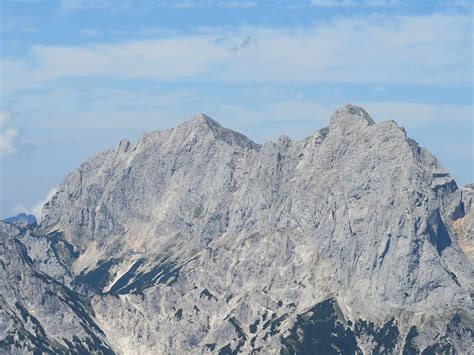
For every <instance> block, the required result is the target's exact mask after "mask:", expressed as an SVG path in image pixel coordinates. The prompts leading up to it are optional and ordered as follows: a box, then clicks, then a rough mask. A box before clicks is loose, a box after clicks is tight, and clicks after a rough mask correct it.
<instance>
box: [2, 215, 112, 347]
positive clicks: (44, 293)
mask: <svg viewBox="0 0 474 355" xmlns="http://www.w3.org/2000/svg"><path fill="white" fill-rule="evenodd" d="M19 234H20V230H18V229H16V227H14V226H13V225H11V224H7V223H5V222H0V290H1V291H0V349H1V350H2V353H8V354H25V353H33V352H35V353H55V354H61V353H78V352H79V353H81V352H82V353H93V352H94V353H95V352H100V353H103V354H108V353H109V354H110V353H113V351H112V350H111V348H110V346H109V345H108V344H107V342H106V340H105V334H104V333H103V332H102V330H101V329H100V328H99V326H98V325H97V324H96V322H95V320H94V319H93V317H92V315H91V313H90V305H89V304H88V302H85V300H84V299H83V298H82V297H81V296H80V295H78V294H76V293H74V292H72V291H71V290H69V289H68V288H67V287H65V286H63V285H62V284H60V283H58V282H57V281H55V280H53V279H52V278H51V277H49V276H47V275H46V274H44V273H42V272H40V271H38V270H37V269H36V267H35V266H34V264H33V261H32V260H31V259H30V257H29V256H28V254H27V251H26V248H25V246H24V245H23V244H22V243H21V242H20V240H19V239H18V238H17V237H19Z"/></svg>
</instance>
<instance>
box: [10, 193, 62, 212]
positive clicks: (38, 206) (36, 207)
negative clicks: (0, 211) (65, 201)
mask: <svg viewBox="0 0 474 355" xmlns="http://www.w3.org/2000/svg"><path fill="white" fill-rule="evenodd" d="M57 191H58V189H57V187H53V188H52V189H50V190H49V191H48V193H47V194H46V196H45V197H44V198H42V199H41V200H39V201H37V202H36V203H34V204H33V205H32V206H28V205H27V204H25V203H16V204H15V205H14V206H13V208H12V209H11V210H10V213H11V214H12V215H16V214H19V213H26V214H32V215H34V216H35V217H36V218H37V219H38V220H39V219H40V218H41V215H42V213H41V212H42V209H43V206H44V205H45V204H46V202H48V201H49V200H51V198H52V197H53V196H54V195H55V194H56V192H57Z"/></svg>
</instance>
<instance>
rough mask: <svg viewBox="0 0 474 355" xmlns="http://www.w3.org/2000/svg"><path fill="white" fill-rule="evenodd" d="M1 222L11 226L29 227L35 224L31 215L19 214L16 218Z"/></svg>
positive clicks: (34, 219)
mask: <svg viewBox="0 0 474 355" xmlns="http://www.w3.org/2000/svg"><path fill="white" fill-rule="evenodd" d="M3 221H4V222H8V223H12V224H21V225H26V226H31V225H33V224H36V217H35V216H33V215H32V214H26V213H20V214H17V215H16V216H13V217H8V218H5V219H4V220H3Z"/></svg>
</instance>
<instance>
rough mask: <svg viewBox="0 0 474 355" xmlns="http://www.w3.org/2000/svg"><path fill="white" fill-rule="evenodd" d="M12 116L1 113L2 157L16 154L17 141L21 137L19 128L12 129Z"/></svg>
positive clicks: (0, 142) (7, 113) (0, 144)
mask: <svg viewBox="0 0 474 355" xmlns="http://www.w3.org/2000/svg"><path fill="white" fill-rule="evenodd" d="M11 121H12V114H11V113H10V112H8V111H0V156H2V155H9V154H16V153H17V152H18V150H17V148H16V139H17V137H18V135H19V133H20V132H19V130H18V129H17V128H14V127H11Z"/></svg>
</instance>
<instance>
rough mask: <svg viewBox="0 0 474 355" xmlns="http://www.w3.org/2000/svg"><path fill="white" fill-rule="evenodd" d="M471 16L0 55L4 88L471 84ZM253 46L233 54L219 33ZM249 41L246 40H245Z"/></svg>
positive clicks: (344, 22)
mask: <svg viewBox="0 0 474 355" xmlns="http://www.w3.org/2000/svg"><path fill="white" fill-rule="evenodd" d="M470 30H471V18H470V16H468V15H461V14H458V15H430V16H400V17H392V18H387V17H384V16H374V17H372V18H371V19H370V21H367V19H361V18H352V19H347V18H346V19H339V20H334V21H332V22H327V23H322V24H317V25H314V26H310V27H307V28H301V29H292V28H261V27H243V28H238V29H221V28H214V29H206V30H205V31H203V32H201V33H193V34H190V35H184V34H178V35H174V36H173V35H171V36H169V37H165V38H153V39H140V40H129V41H124V42H112V43H99V44H89V45H83V46H52V45H35V46H32V47H31V48H30V55H29V57H28V59H27V60H15V59H4V60H3V61H2V66H3V72H4V73H5V74H4V82H5V88H4V90H6V91H7V92H8V91H9V90H17V89H24V88H28V87H32V86H38V85H43V83H44V82H46V81H51V80H56V79H68V78H91V77H97V78H104V77H110V78H122V79H146V80H160V81H176V80H182V79H186V80H190V79H192V80H205V81H206V82H209V81H211V82H326V81H332V82H357V83H374V84H379V83H418V84H420V83H423V84H435V85H441V84H449V85H460V84H464V85H468V84H469V83H470V80H471V79H470V78H471V73H472V56H471V50H469V48H471V49H472V46H473V43H472V37H471V36H469V35H466V34H467V33H470ZM249 33H250V34H251V43H252V45H251V46H247V48H246V50H245V51H239V55H238V56H233V55H229V53H228V52H227V49H226V48H225V47H223V46H222V45H221V44H219V41H218V40H219V39H222V38H226V39H227V42H230V43H232V42H233V43H239V42H240V41H241V38H245V37H246V36H248V34H249ZM247 42H250V37H249V40H248V41H245V42H244V43H242V46H244V45H245V44H247Z"/></svg>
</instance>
